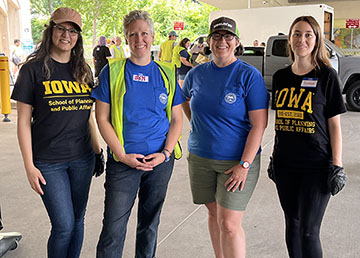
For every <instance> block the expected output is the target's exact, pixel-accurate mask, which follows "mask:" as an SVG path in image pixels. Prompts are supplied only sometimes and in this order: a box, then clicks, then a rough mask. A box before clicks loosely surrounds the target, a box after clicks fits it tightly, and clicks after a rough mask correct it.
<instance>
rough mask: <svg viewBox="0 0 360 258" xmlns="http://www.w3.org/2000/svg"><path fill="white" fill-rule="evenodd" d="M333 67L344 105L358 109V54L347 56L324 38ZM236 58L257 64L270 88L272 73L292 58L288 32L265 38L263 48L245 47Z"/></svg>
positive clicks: (255, 65)
mask: <svg viewBox="0 0 360 258" xmlns="http://www.w3.org/2000/svg"><path fill="white" fill-rule="evenodd" d="M325 45H326V48H327V49H328V51H329V55H330V61H331V63H332V65H333V68H334V69H335V70H336V71H337V72H338V75H339V79H340V84H341V85H340V87H341V90H342V93H343V94H345V95H346V103H347V107H348V109H350V110H354V111H360V57H357V56H347V55H345V54H344V52H343V51H342V50H341V49H340V48H338V47H337V46H336V45H334V44H333V43H331V42H330V41H328V40H325ZM239 58H240V59H241V60H243V61H245V62H247V63H248V64H251V65H253V66H254V67H256V68H257V69H258V70H259V71H260V72H261V73H262V75H263V76H264V80H265V84H266V87H267V89H268V90H271V88H272V76H273V74H274V73H275V72H276V71H277V70H279V69H281V68H284V67H286V66H288V65H290V64H291V63H292V62H291V60H290V58H289V54H288V53H287V36H286V35H278V36H272V37H270V38H269V39H268V41H267V45H266V48H265V51H264V48H256V47H245V51H244V53H243V54H242V55H241V56H239Z"/></svg>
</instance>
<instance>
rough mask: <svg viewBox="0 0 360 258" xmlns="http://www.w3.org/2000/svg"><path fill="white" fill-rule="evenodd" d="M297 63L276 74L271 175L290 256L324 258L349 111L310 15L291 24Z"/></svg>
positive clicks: (291, 46)
mask: <svg viewBox="0 0 360 258" xmlns="http://www.w3.org/2000/svg"><path fill="white" fill-rule="evenodd" d="M288 49H289V50H290V51H289V52H290V53H289V54H290V58H291V60H292V61H293V64H292V65H290V66H288V67H286V68H283V69H281V70H279V71H277V72H276V73H275V74H274V77H273V84H272V85H273V89H272V94H273V97H272V108H273V109H275V111H276V112H275V118H276V119H275V121H276V122H275V132H276V134H275V142H274V150H273V157H272V158H273V171H274V172H273V173H274V174H273V176H274V181H275V183H276V187H277V191H278V195H279V199H280V203H281V207H282V209H283V211H284V216H285V222H286V223H285V225H286V245H287V249H288V253H289V257H291V258H321V257H323V255H322V248H321V243H320V237H319V234H320V226H321V222H322V219H323V216H324V213H325V210H326V206H327V204H328V201H329V198H330V190H329V189H328V187H327V180H328V175H329V172H330V171H331V170H333V169H334V168H336V167H341V166H342V160H341V152H342V136H341V126H340V114H342V113H344V112H345V111H346V109H345V106H344V103H343V99H342V95H341V91H340V87H339V80H338V77H337V73H336V71H335V70H334V69H333V68H331V63H330V60H329V58H328V56H327V50H326V47H325V45H324V39H323V33H322V32H321V29H320V26H319V24H318V23H317V21H316V20H315V19H314V18H313V17H312V16H301V17H298V18H296V19H295V20H294V22H293V23H292V24H291V26H290V30H289V36H288Z"/></svg>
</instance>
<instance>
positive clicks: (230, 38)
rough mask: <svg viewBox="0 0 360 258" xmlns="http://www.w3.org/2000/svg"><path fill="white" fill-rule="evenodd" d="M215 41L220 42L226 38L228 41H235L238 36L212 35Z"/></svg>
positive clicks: (228, 34)
mask: <svg viewBox="0 0 360 258" xmlns="http://www.w3.org/2000/svg"><path fill="white" fill-rule="evenodd" d="M211 37H212V39H213V40H216V41H220V40H221V39H222V38H224V39H225V40H226V41H231V40H233V39H234V38H235V37H236V36H235V35H234V34H230V33H226V34H220V33H214V34H212V35H211Z"/></svg>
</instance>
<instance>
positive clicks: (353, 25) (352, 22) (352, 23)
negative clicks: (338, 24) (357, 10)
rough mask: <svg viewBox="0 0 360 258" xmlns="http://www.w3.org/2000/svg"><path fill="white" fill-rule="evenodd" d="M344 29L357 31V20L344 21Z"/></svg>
mask: <svg viewBox="0 0 360 258" xmlns="http://www.w3.org/2000/svg"><path fill="white" fill-rule="evenodd" d="M346 28H347V29H358V28H359V19H346Z"/></svg>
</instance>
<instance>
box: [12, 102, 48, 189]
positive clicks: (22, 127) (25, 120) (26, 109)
mask: <svg viewBox="0 0 360 258" xmlns="http://www.w3.org/2000/svg"><path fill="white" fill-rule="evenodd" d="M17 113H18V120H17V135H18V141H19V146H20V150H21V154H22V157H23V161H24V166H25V170H26V175H27V177H28V180H29V183H30V185H31V188H32V189H33V190H34V191H35V192H37V193H38V194H40V195H43V194H44V192H43V190H42V189H41V186H40V182H41V183H42V184H43V185H46V181H45V179H44V177H43V176H42V174H41V172H40V170H39V169H37V168H36V167H35V165H34V162H33V152H32V142H31V115H32V106H31V105H29V104H25V103H23V102H20V101H18V102H17Z"/></svg>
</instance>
